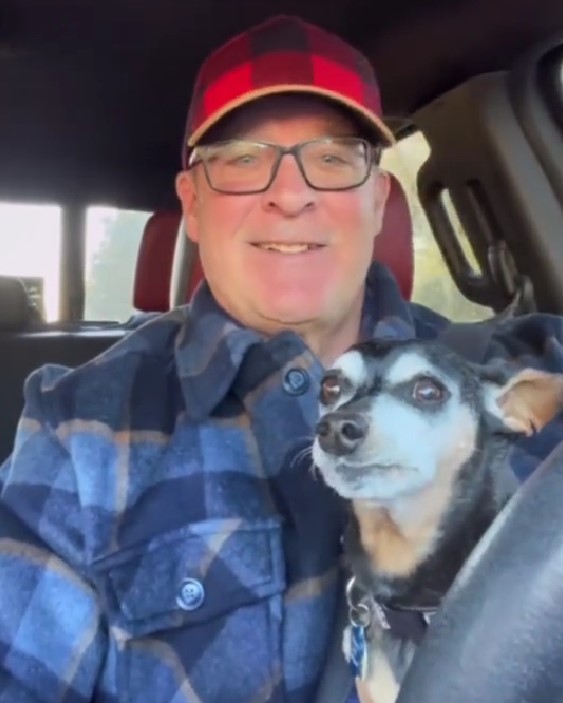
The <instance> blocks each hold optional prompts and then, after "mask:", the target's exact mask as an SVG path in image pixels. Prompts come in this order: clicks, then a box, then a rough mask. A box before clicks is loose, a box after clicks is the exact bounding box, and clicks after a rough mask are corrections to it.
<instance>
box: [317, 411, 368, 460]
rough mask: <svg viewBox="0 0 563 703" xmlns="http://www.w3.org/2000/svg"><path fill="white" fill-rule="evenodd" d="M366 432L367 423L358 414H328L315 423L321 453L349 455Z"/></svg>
mask: <svg viewBox="0 0 563 703" xmlns="http://www.w3.org/2000/svg"><path fill="white" fill-rule="evenodd" d="M367 432H368V423H367V420H366V419H365V418H364V416H363V415H360V414H359V413H343V412H334V413H328V414H327V415H325V416H324V417H323V418H322V419H321V420H319V422H318V423H317V437H318V440H319V444H320V446H321V449H323V451H325V452H327V453H328V454H335V455H337V456H342V455H344V454H351V453H352V452H353V451H354V450H355V449H356V448H357V447H358V446H359V445H360V444H361V443H362V440H363V439H364V437H365V436H366V434H367Z"/></svg>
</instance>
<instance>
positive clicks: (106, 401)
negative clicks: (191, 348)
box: [24, 308, 188, 424]
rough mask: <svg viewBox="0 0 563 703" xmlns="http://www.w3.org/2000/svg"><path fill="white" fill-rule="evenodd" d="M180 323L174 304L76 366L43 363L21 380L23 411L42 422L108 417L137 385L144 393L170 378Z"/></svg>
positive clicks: (181, 314) (184, 314) (183, 314)
mask: <svg viewBox="0 0 563 703" xmlns="http://www.w3.org/2000/svg"><path fill="white" fill-rule="evenodd" d="M186 324H188V310H187V308H179V309H177V310H174V311H172V312H170V313H166V314H164V315H161V316H158V317H156V318H153V319H151V320H149V321H148V322H145V323H144V324H142V325H141V326H140V327H138V328H136V329H133V330H131V331H129V332H127V333H126V334H125V335H124V337H123V338H122V339H121V340H119V341H118V342H116V343H115V344H113V345H112V346H111V347H109V348H108V349H107V350H106V351H104V352H102V353H101V354H99V355H97V356H95V357H93V358H92V359H91V360H89V361H87V362H86V363H84V364H81V365H80V366H77V367H70V366H63V365H60V364H52V363H48V364H44V365H43V366H41V367H39V368H38V369H36V370H35V371H34V372H32V373H31V374H30V375H29V376H28V378H27V379H26V382H25V386H24V397H25V401H26V405H25V415H26V416H28V417H34V416H35V417H37V419H41V420H42V421H46V422H47V423H48V424H57V423H61V422H65V421H68V420H70V419H73V418H77V417H80V418H83V419H90V420H94V419H105V420H109V419H110V417H111V416H112V415H114V414H115V411H116V410H117V409H118V408H121V409H123V403H124V399H125V398H126V397H128V396H131V395H133V394H135V393H138V392H139V390H140V389H142V388H146V389H147V391H148V392H150V391H152V390H153V389H154V387H155V385H157V384H158V385H162V382H163V380H164V379H165V378H167V377H170V376H171V371H173V369H174V350H175V340H176V338H177V336H178V334H179V332H180V330H181V329H182V327H183V326H184V325H186ZM172 375H173V374H172Z"/></svg>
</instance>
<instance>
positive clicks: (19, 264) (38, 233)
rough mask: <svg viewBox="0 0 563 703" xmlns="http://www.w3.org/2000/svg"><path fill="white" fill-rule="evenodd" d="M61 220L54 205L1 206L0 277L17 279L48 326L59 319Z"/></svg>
mask: <svg viewBox="0 0 563 703" xmlns="http://www.w3.org/2000/svg"><path fill="white" fill-rule="evenodd" d="M61 216H62V211H61V208H60V207H59V206H58V205H54V204H40V203H13V202H0V276H15V277H18V278H20V279H21V280H22V281H23V283H24V285H25V286H26V288H27V291H28V295H29V298H30V300H31V301H32V302H33V303H34V304H35V305H36V307H37V309H38V311H39V314H40V315H41V316H42V318H43V319H45V320H47V321H49V322H50V321H54V320H57V319H58V318H59V300H60V280H61V270H60V266H61Z"/></svg>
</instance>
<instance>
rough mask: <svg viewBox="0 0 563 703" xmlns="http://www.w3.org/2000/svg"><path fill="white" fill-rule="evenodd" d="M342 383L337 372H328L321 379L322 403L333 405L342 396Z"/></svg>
mask: <svg viewBox="0 0 563 703" xmlns="http://www.w3.org/2000/svg"><path fill="white" fill-rule="evenodd" d="M341 393H342V385H341V383H340V379H339V378H338V376H337V375H336V374H327V375H326V376H325V377H324V378H323V380H322V381H321V403H322V404H323V405H332V404H333V403H336V401H337V400H338V399H339V398H340V395H341Z"/></svg>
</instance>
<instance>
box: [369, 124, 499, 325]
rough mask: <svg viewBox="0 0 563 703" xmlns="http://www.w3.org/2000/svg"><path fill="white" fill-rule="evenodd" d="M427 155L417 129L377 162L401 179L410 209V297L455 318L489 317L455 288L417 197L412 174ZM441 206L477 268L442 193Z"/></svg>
mask: <svg viewBox="0 0 563 703" xmlns="http://www.w3.org/2000/svg"><path fill="white" fill-rule="evenodd" d="M429 156H430V147H429V145H428V142H427V141H426V139H425V138H424V135H423V134H422V133H421V132H415V133H414V134H412V135H411V136H409V137H407V138H406V139H402V140H401V141H400V142H399V143H398V144H396V145H395V146H393V147H391V148H389V149H386V150H385V151H384V153H383V157H382V160H381V165H382V167H383V168H384V169H386V170H387V171H390V172H391V173H393V174H394V175H395V176H396V177H397V179H398V180H399V182H400V183H401V185H402V187H403V189H404V191H405V194H406V197H407V200H408V203H409V207H410V211H411V217H412V223H413V231H414V254H415V274H414V289H413V297H412V299H413V301H414V302H417V303H421V304H423V305H426V306H428V307H429V308H432V309H433V310H435V311H436V312H438V313H440V314H442V315H445V316H446V317H448V318H449V319H451V320H453V321H455V322H464V321H470V320H482V319H485V318H487V317H490V316H491V314H492V311H491V309H490V308H488V307H483V306H481V305H477V303H473V302H472V301H470V300H468V299H467V298H466V297H465V296H464V295H463V294H462V293H461V292H460V291H459V290H458V288H457V286H456V284H455V283H454V280H453V278H452V277H451V276H450V272H449V270H448V267H447V265H446V263H445V261H444V260H443V258H442V255H441V253H440V250H439V248H438V244H437V243H436V240H435V239H434V236H433V234H432V229H431V227H430V223H429V222H428V219H427V217H426V214H425V212H424V210H423V209H422V206H421V204H420V201H419V200H418V196H417V189H416V175H417V173H418V170H419V169H420V167H421V166H422V164H423V163H424V162H425V161H426V160H427V158H428V157H429ZM443 197H444V206H445V208H446V210H447V211H448V213H449V214H450V218H451V221H452V224H453V226H454V229H455V231H456V234H457V236H458V239H459V242H460V244H461V246H462V248H463V250H464V252H465V254H466V256H467V258H468V261H469V262H470V263H471V264H472V265H473V266H474V267H475V270H476V271H477V272H478V271H479V268H478V266H477V262H476V260H475V257H474V255H473V251H472V249H471V244H470V242H469V239H468V237H467V235H466V233H465V231H464V229H463V227H462V225H461V223H460V221H459V219H458V217H457V214H456V212H455V209H454V207H453V205H452V203H451V201H450V200H449V196H448V195H447V193H445V194H444V196H443Z"/></svg>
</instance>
